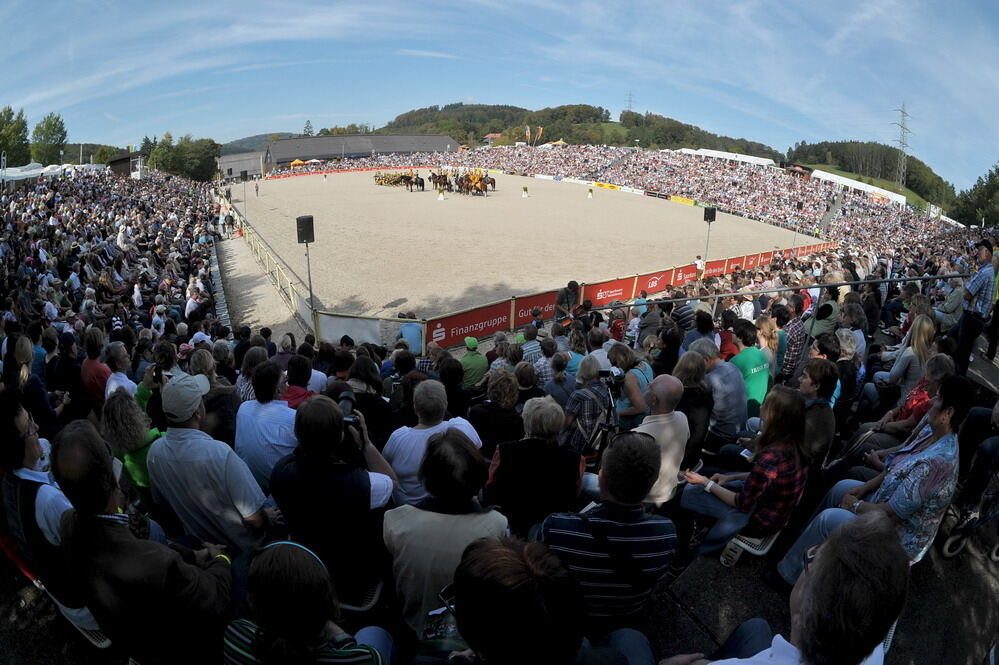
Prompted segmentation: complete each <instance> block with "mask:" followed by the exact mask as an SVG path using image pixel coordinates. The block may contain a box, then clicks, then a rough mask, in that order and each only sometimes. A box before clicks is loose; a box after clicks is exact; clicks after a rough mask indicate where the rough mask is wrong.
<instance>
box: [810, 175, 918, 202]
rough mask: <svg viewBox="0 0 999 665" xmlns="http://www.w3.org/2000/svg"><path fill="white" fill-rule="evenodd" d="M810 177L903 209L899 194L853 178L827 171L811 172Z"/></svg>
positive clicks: (901, 197) (901, 198)
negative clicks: (887, 201) (883, 200)
mask: <svg viewBox="0 0 999 665" xmlns="http://www.w3.org/2000/svg"><path fill="white" fill-rule="evenodd" d="M812 177H813V178H818V179H819V180H826V181H828V182H834V183H836V184H837V185H839V186H840V187H849V188H850V189H857V190H860V191H862V192H866V193H867V195H868V196H871V197H873V198H880V199H887V200H889V201H891V202H892V203H894V204H895V205H897V206H898V207H900V208H902V207H905V203H906V201H905V197H904V196H902V195H901V194H896V193H895V192H892V191H889V190H887V189H882V188H881V187H875V186H874V185H868V184H867V183H866V182H860V181H859V180H854V179H853V178H847V177H845V176H841V175H836V174H835V173H829V172H828V171H820V170H818V169H816V170H815V171H812Z"/></svg>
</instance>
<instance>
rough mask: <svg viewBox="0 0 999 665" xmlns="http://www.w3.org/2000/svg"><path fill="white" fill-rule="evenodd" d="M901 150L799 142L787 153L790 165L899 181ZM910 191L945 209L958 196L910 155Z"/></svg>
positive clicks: (871, 144)
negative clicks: (819, 167) (822, 166)
mask: <svg viewBox="0 0 999 665" xmlns="http://www.w3.org/2000/svg"><path fill="white" fill-rule="evenodd" d="M898 157H899V150H898V148H895V147H892V146H890V145H884V144H882V143H874V142H872V141H823V142H820V143H805V142H804V141H799V142H798V143H796V144H794V145H793V146H792V147H791V148H790V149H789V150H788V151H787V161H789V162H796V163H799V164H826V165H829V166H833V167H836V168H839V169H842V170H843V171H849V172H851V173H856V174H858V175H862V176H867V177H869V178H883V179H885V180H890V181H893V182H897V181H898V165H899V161H898ZM903 184H904V185H905V186H906V187H908V188H909V189H911V190H912V191H914V192H915V193H916V194H919V195H920V196H921V197H923V198H924V199H926V200H927V201H929V202H931V203H934V204H936V205H938V206H940V207H942V208H945V209H946V208H950V206H951V205H953V203H954V201H955V198H956V193H955V192H954V185H952V184H950V183H949V182H947V181H946V180H944V179H943V178H941V177H940V176H939V175H937V174H936V173H935V172H934V171H933V169H931V168H930V167H929V166H927V165H926V164H925V163H924V162H923V161H922V160H919V159H916V158H915V157H913V156H912V155H908V156H907V158H906V162H905V182H904V183H903Z"/></svg>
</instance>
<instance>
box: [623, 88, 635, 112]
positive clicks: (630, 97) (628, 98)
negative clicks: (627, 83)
mask: <svg viewBox="0 0 999 665" xmlns="http://www.w3.org/2000/svg"><path fill="white" fill-rule="evenodd" d="M624 101H626V102H627V103H628V106H627V107H626V108H627V109H628V110H629V111H630V110H632V107H633V106H634V105H635V96H634V95H633V94H631V92H630V91H629V92H628V94H627V95H625V98H624Z"/></svg>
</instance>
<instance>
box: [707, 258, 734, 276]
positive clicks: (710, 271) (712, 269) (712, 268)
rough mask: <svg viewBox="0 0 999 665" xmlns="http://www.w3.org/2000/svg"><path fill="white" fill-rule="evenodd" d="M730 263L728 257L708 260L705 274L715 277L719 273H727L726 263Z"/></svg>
mask: <svg viewBox="0 0 999 665" xmlns="http://www.w3.org/2000/svg"><path fill="white" fill-rule="evenodd" d="M726 263H728V259H718V260H717V261H708V262H707V263H705V264H704V276H705V277H714V276H717V275H724V274H725V264H726Z"/></svg>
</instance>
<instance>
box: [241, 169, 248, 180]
mask: <svg viewBox="0 0 999 665" xmlns="http://www.w3.org/2000/svg"><path fill="white" fill-rule="evenodd" d="M239 179H240V181H241V182H246V181H247V180H249V178H248V177H247V174H246V171H240V172H239Z"/></svg>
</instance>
